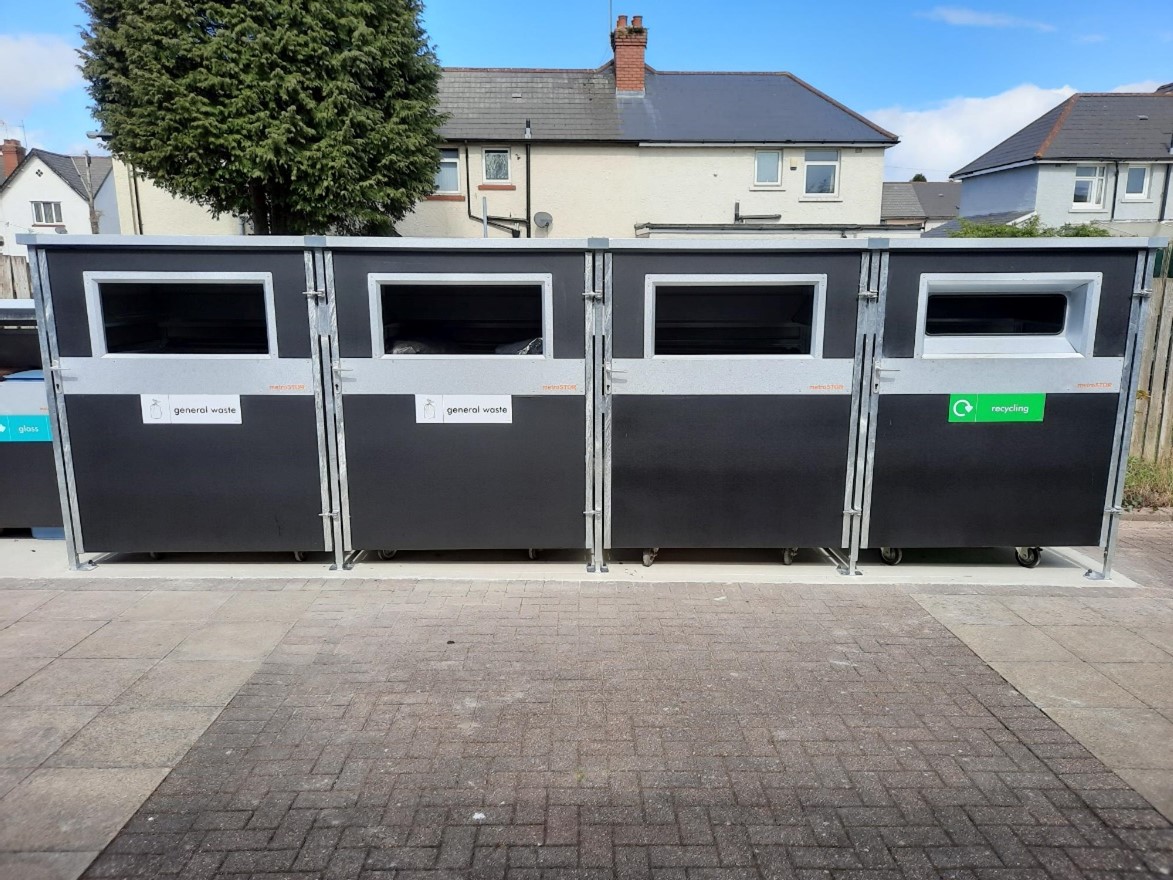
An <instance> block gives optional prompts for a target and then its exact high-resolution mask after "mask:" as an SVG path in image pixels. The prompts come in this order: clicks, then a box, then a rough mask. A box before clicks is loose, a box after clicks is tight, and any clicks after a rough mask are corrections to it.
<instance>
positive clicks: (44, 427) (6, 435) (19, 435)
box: [0, 416, 53, 443]
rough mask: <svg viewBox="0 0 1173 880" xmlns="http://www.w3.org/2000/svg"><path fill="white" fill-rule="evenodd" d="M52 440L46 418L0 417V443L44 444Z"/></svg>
mask: <svg viewBox="0 0 1173 880" xmlns="http://www.w3.org/2000/svg"><path fill="white" fill-rule="evenodd" d="M52 439H53V432H52V430H51V429H50V428H49V417H48V416H0V443H46V442H48V441H50V440H52Z"/></svg>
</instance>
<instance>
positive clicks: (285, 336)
mask: <svg viewBox="0 0 1173 880" xmlns="http://www.w3.org/2000/svg"><path fill="white" fill-rule="evenodd" d="M43 253H44V257H45V258H46V259H47V260H48V264H49V285H50V287H51V288H52V290H53V316H54V320H55V322H56V325H57V344H58V346H59V348H60V354H61V356H62V357H89V356H90V355H91V354H92V351H91V350H90V328H89V318H88V316H87V313H86V298H85V287H84V285H83V280H82V273H83V272H272V273H273V298H274V303H275V307H276V319H277V353H278V354H279V355H280V356H281V357H291V358H308V357H309V356H310V325H309V316H308V311H307V309H306V304H305V258H304V253H303V252H302V251H300V250H298V251H275V250H272V249H267V250H257V251H254V252H251V253H250V252H249V251H242V250H217V249H215V248H205V249H200V250H185V249H176V250H151V251H140V250H135V251H130V250H127V249H126V248H70V249H68V250H53V249H46V250H45V251H44V252H43Z"/></svg>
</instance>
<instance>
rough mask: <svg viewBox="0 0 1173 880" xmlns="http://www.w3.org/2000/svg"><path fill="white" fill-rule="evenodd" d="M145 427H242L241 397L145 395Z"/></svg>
mask: <svg viewBox="0 0 1173 880" xmlns="http://www.w3.org/2000/svg"><path fill="white" fill-rule="evenodd" d="M139 402H140V404H141V406H142V410H143V424H144V425H239V424H241V419H240V395H239V394H142V395H140V396H139Z"/></svg>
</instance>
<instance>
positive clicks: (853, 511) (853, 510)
mask: <svg viewBox="0 0 1173 880" xmlns="http://www.w3.org/2000/svg"><path fill="white" fill-rule="evenodd" d="M843 515H844V516H863V510H862V509H860V508H858V507H848V508H847V509H845V510H844V511H843Z"/></svg>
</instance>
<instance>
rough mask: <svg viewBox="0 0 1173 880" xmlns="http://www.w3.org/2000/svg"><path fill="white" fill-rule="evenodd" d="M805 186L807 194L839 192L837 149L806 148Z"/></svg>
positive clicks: (823, 194)
mask: <svg viewBox="0 0 1173 880" xmlns="http://www.w3.org/2000/svg"><path fill="white" fill-rule="evenodd" d="M805 161H806V188H805V192H806V194H807V195H808V196H834V195H838V194H839V151H838V150H807V151H806V155H805Z"/></svg>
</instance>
